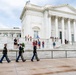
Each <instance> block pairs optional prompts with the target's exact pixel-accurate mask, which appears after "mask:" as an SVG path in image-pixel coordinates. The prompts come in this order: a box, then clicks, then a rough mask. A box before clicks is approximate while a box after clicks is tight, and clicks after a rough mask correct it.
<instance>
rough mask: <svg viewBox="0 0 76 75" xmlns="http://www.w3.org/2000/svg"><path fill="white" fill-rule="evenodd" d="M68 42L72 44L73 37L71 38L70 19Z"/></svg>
mask: <svg viewBox="0 0 76 75" xmlns="http://www.w3.org/2000/svg"><path fill="white" fill-rule="evenodd" d="M68 40H69V43H70V44H71V43H72V36H71V24H70V19H68Z"/></svg>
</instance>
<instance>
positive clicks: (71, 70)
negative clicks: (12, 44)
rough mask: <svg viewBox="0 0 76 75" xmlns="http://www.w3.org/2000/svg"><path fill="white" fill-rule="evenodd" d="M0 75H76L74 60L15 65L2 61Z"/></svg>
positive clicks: (63, 59)
mask: <svg viewBox="0 0 76 75" xmlns="http://www.w3.org/2000/svg"><path fill="white" fill-rule="evenodd" d="M0 75H76V58H62V59H41V60H40V61H38V62H37V61H34V62H31V61H30V60H27V61H26V62H22V61H21V60H20V61H19V62H18V63H16V62H15V61H11V63H7V62H6V61H3V63H2V64H0Z"/></svg>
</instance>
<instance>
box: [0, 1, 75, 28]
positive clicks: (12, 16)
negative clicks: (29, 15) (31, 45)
mask: <svg viewBox="0 0 76 75" xmlns="http://www.w3.org/2000/svg"><path fill="white" fill-rule="evenodd" d="M26 1H28V0H0V28H1V27H2V28H3V27H21V20H20V15H21V12H22V9H23V7H24V6H25V3H26ZM30 2H31V3H32V4H35V5H40V6H44V5H48V4H51V5H61V4H69V5H71V6H73V7H75V8H76V0H30Z"/></svg>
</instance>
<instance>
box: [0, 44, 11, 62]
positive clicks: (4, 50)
mask: <svg viewBox="0 0 76 75" xmlns="http://www.w3.org/2000/svg"><path fill="white" fill-rule="evenodd" d="M7 52H8V51H7V44H4V49H3V56H2V58H1V60H0V63H2V61H3V59H4V57H5V58H6V60H7V62H8V63H9V62H10V60H9V58H8V56H7Z"/></svg>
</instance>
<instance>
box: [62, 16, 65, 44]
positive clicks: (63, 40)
mask: <svg viewBox="0 0 76 75" xmlns="http://www.w3.org/2000/svg"><path fill="white" fill-rule="evenodd" d="M62 44H65V38H64V18H63V17H62Z"/></svg>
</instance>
